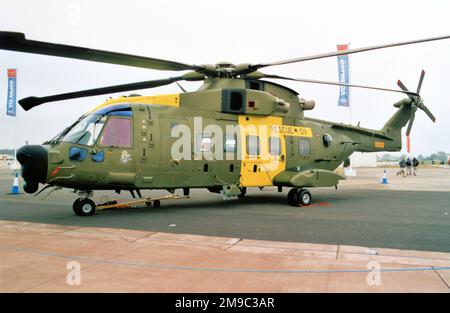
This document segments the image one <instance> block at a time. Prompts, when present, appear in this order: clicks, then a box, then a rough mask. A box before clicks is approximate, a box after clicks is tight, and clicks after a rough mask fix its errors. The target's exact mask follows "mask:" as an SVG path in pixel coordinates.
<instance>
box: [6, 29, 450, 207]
mask: <svg viewBox="0 0 450 313" xmlns="http://www.w3.org/2000/svg"><path fill="white" fill-rule="evenodd" d="M449 38H450V36H442V37H434V38H427V39H421V40H413V41H405V42H399V43H393V44H385V45H378V46H371V47H365V48H357V49H351V50H340V51H337V52H331V53H324V54H318V55H312V56H306V57H300V58H295V59H289V60H284V61H278V62H272V63H256V64H250V63H243V64H238V65H234V64H231V63H229V62H222V63H218V64H215V65H190V64H184V63H180V62H174V61H168V60H162V59H155V58H149V57H143V56H136V55H129V54H123V53H117V52H110V51H102V50H94V49H88V48H83V47H77V46H69V45H61V44H54V43H48V42H40V41H33V40H28V39H26V38H25V35H24V34H22V33H16V32H0V49H4V50H12V51H18V52H26V53H34V54H42V55H51V56H56V57H66V58H73V59H80V60H88V61H93V62H103V63H110V64H120V65H127V66H133V67H140V68H147V69H154V70H171V71H188V72H186V73H184V74H182V75H180V76H174V77H169V78H164V79H159V80H150V81H143V82H137V83H131V84H124V85H117V86H109V87H102V88H97V89H90V90H82V91H76V92H70V93H64V94H58V95H52V96H46V97H28V98H24V99H21V100H20V101H19V104H20V105H21V106H22V108H23V109H24V110H26V111H28V110H30V109H31V108H33V107H36V106H38V105H41V104H43V103H47V102H52V101H60V100H68V99H75V98H81V97H88V96H97V95H105V94H110V93H116V92H126V91H133V90H139V89H148V88H154V87H158V86H164V85H168V84H172V83H175V82H176V83H177V84H178V82H179V81H203V82H204V83H203V85H202V86H201V87H200V88H199V89H198V90H197V91H193V92H186V91H185V90H183V92H181V93H175V94H166V95H152V96H140V95H134V94H132V95H129V96H123V97H119V98H116V99H109V100H107V101H106V102H105V103H103V104H100V105H99V106H97V107H95V108H94V109H92V110H91V111H89V112H87V113H85V114H83V115H82V116H81V117H80V118H79V119H78V120H76V121H75V122H74V123H73V124H72V125H70V126H69V127H67V128H66V129H65V130H63V131H62V132H61V133H60V134H58V135H57V136H56V137H54V138H53V139H51V140H48V141H46V142H44V143H43V144H42V145H27V146H24V147H21V148H20V149H19V150H18V151H17V159H18V161H19V162H20V164H21V165H22V177H23V179H24V181H25V184H24V187H23V188H24V191H25V192H27V193H36V192H37V191H38V189H39V184H40V183H42V184H45V186H44V188H43V189H41V191H42V190H44V189H46V188H49V187H55V188H71V189H74V191H75V192H76V193H77V194H78V195H79V198H78V199H77V200H76V201H75V202H74V204H73V209H74V212H75V213H76V214H77V215H80V216H88V215H92V214H94V212H95V210H96V204H95V203H94V201H92V200H91V199H90V198H91V196H92V194H93V191H94V190H115V191H116V192H118V193H120V191H122V190H124V191H129V192H130V193H131V194H132V196H133V197H134V196H135V192H136V193H137V194H138V196H139V197H141V198H142V196H141V192H140V191H141V190H145V189H165V190H168V191H169V192H172V193H173V192H174V191H175V190H176V189H182V190H183V194H184V195H186V196H187V195H189V191H190V189H191V188H207V189H208V190H209V191H210V192H214V193H221V194H222V196H223V197H224V198H232V199H235V198H238V197H243V196H244V195H245V192H246V188H248V187H260V188H263V187H265V186H277V187H278V191H279V192H281V191H282V188H283V187H290V188H291V189H290V191H289V192H288V195H287V199H288V203H289V204H291V205H294V206H307V205H309V204H311V201H312V197H311V193H310V192H309V191H308V190H307V189H306V187H333V186H337V184H338V182H339V181H340V180H343V179H345V177H344V176H341V175H340V174H338V173H336V172H335V170H336V168H337V167H338V166H339V165H340V164H342V163H343V162H344V161H346V160H348V158H349V156H350V155H351V154H352V153H353V152H355V151H362V152H372V151H399V150H401V147H402V140H401V130H402V128H403V127H404V126H405V125H406V124H407V123H408V126H407V131H406V133H407V135H409V133H410V131H411V127H412V125H413V122H414V118H415V113H416V111H417V109H420V110H422V111H424V112H425V113H426V114H427V115H428V116H429V118H430V119H431V120H432V121H433V122H434V121H435V117H434V116H433V114H432V113H431V112H430V110H429V109H428V108H427V107H426V106H425V104H424V103H423V101H422V98H421V97H420V90H421V86H422V82H423V79H424V75H425V72H424V71H422V73H421V75H420V79H419V84H418V86H417V89H416V91H410V90H409V89H407V88H406V86H405V85H404V84H403V83H402V82H401V81H398V86H399V87H400V90H397V89H388V88H379V87H371V86H363V85H354V84H351V85H347V84H341V83H336V82H329V81H320V80H310V79H300V78H290V77H284V76H279V75H269V74H264V73H262V72H260V71H259V70H260V69H262V68H266V67H269V66H277V65H284V64H292V63H297V62H305V61H309V60H317V59H322V58H329V57H335V56H338V55H344V54H354V53H360V52H364V51H370V50H377V49H383V48H388V47H396V46H403V45H411V44H417V43H423V42H429V41H434V40H443V39H449ZM265 79H272V80H289V81H296V82H303V83H314V84H328V85H337V86H349V87H353V88H366V89H374V90H381V91H389V92H397V93H402V94H405V95H406V98H404V99H402V100H400V101H398V102H397V103H395V104H394V107H396V108H397V111H396V112H395V113H394V114H393V115H392V117H390V119H389V120H388V121H387V122H386V123H385V124H384V126H383V127H382V128H381V129H379V130H372V129H367V128H362V127H359V126H352V125H344V124H342V123H335V122H330V121H324V120H319V119H313V118H308V117H306V116H305V115H304V113H305V111H308V110H312V109H313V108H314V106H315V102H314V101H312V100H309V101H308V100H305V99H303V98H300V97H299V94H298V93H297V92H296V91H294V90H292V89H290V88H288V87H285V86H283V85H280V84H277V83H274V82H272V81H268V80H265ZM203 125H206V127H203ZM41 191H40V192H41Z"/></svg>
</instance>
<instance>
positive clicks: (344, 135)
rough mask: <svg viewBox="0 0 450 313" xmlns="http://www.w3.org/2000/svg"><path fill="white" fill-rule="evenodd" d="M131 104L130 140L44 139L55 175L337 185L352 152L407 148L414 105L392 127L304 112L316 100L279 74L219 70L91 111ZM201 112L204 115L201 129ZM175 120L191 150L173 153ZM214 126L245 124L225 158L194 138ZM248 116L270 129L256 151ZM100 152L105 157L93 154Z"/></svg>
mask: <svg viewBox="0 0 450 313" xmlns="http://www.w3.org/2000/svg"><path fill="white" fill-rule="evenodd" d="M239 100H240V101H241V102H240V105H239ZM124 104H127V105H130V107H131V110H132V117H129V118H130V119H131V125H132V126H131V127H132V131H131V143H132V144H131V146H129V147H117V146H106V145H102V144H101V140H100V138H102V136H104V134H103V133H100V134H99V135H98V138H99V140H97V141H96V142H94V143H92V144H91V145H83V144H79V143H70V142H65V141H64V140H63V141H60V142H58V143H56V144H50V145H46V148H47V149H48V169H47V178H46V182H47V183H49V184H52V185H57V186H62V187H67V188H75V189H79V190H101V189H111V190H114V189H115V190H122V189H124V190H130V189H176V188H209V189H210V190H212V191H214V190H216V191H219V190H221V189H222V188H224V189H225V188H226V187H230V186H231V187H236V186H237V187H249V186H272V185H278V186H295V187H305V186H309V187H316V186H334V185H336V184H337V183H338V180H339V179H343V177H342V176H340V175H338V174H335V173H333V171H334V170H335V169H336V168H337V167H338V166H339V165H340V164H341V163H342V162H343V161H344V160H346V159H347V158H348V157H349V156H350V155H351V154H352V153H353V152H354V151H364V152H371V151H398V150H400V149H401V136H400V134H401V128H402V127H403V126H404V125H405V123H406V122H407V118H408V116H409V110H410V109H409V108H408V107H407V106H402V105H400V106H399V107H400V109H399V110H398V112H397V113H396V115H394V116H393V117H392V118H391V120H390V121H389V122H388V123H387V124H386V125H385V127H384V128H383V129H382V130H380V131H376V130H370V129H364V128H360V127H355V126H349V125H343V124H339V123H333V122H328V121H321V120H317V119H311V118H306V117H305V116H304V111H305V110H308V109H312V108H313V105H311V104H310V103H309V104H308V102H306V101H304V100H303V99H299V97H298V95H297V93H296V92H295V91H293V90H290V89H288V88H286V87H283V86H280V85H277V84H274V83H272V82H263V81H250V80H244V79H236V78H234V79H224V78H211V79H208V80H206V81H205V84H204V85H203V86H202V87H201V88H200V89H199V90H198V91H194V92H186V93H181V94H172V95H161V96H132V97H131V96H130V97H122V98H118V99H113V100H110V101H107V102H106V103H104V104H102V105H100V106H99V107H97V108H96V109H94V110H92V111H91V112H90V113H95V112H96V110H99V109H104V108H108V107H111V108H114V106H117V105H124ZM196 118H197V120H196V121H198V118H201V121H202V127H201V128H200V131H198V125H197V126H196V125H195V123H194V121H195V119H196ZM176 125H186V126H187V127H188V128H189V129H190V130H191V137H190V142H191V145H192V147H193V148H192V151H190V153H189V154H190V155H191V157H190V158H182V159H181V158H178V159H177V158H174V157H173V154H172V152H171V149H172V146H173V144H174V143H175V142H176V141H177V140H178V139H179V138H178V137H176V136H173V134H172V130H173V128H174V127H175V126H176ZM208 125H217V126H219V127H220V128H221V129H222V132H223V136H226V135H227V125H228V126H230V125H234V126H236V125H240V127H241V130H240V131H238V132H237V138H235V139H236V141H235V143H236V145H238V147H240V148H241V149H234V151H233V149H231V150H227V149H226V148H223V149H224V153H223V155H224V159H223V160H216V159H212V160H207V159H205V158H204V157H202V156H201V154H200V155H199V151H197V150H198V149H196V145H197V146H198V143H196V142H195V140H196V138H198V132H200V133H203V129H204V128H205V127H206V126H208ZM247 125H255V126H261V125H262V126H266V128H267V129H268V132H267V133H265V134H263V133H260V134H257V136H258V137H259V139H258V141H259V142H258V143H259V144H258V146H259V147H257V152H256V153H253V152H252V154H251V155H250V154H249V147H248V145H249V143H248V140H249V138H248V134H247V133H246V132H244V131H242V127H245V126H247ZM196 127H197V130H196ZM103 132H104V130H103ZM200 137H201V138H203V137H204V136H203V137H202V135H200ZM270 137H278V138H280V142H279V144H278V146H276V147H275V148H276V149H275V150H276V151H275V153H274V152H273V151H269V150H270V149H272V148H271V142H272V141H271V140H272V139H270ZM200 141H201V140H200ZM225 142H226V139H225ZM72 147H78V148H80V149H83V150H86V151H87V154H86V156H85V157H84V158H83V159H82V160H71V157H69V151H70V149H71V148H72ZM215 148H216V149H217V147H215ZM184 152H185V151H184ZM200 152H201V151H200ZM271 152H272V153H271ZM99 153H100V154H102V158H101V159H100V161H99V159H98V158H96V157H95V156H96V155H98V154H99ZM185 155H186V154H185ZM124 156H125V159H124Z"/></svg>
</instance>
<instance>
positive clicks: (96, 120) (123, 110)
mask: <svg viewBox="0 0 450 313" xmlns="http://www.w3.org/2000/svg"><path fill="white" fill-rule="evenodd" d="M108 116H121V117H132V116H133V111H132V110H131V106H130V105H129V104H119V105H114V106H110V105H109V106H105V107H102V108H100V109H98V110H96V111H95V112H93V113H91V114H89V115H86V116H84V117H82V118H80V119H79V121H77V122H76V123H74V124H73V125H72V126H71V127H69V128H67V129H66V130H65V131H64V132H63V133H61V134H60V135H58V136H57V137H56V138H55V139H52V140H51V142H58V141H60V140H61V139H60V138H63V139H62V141H64V142H70V143H75V144H80V145H85V146H93V145H94V144H96V142H97V138H98V136H99V135H100V133H101V132H102V129H103V127H104V125H105V122H106V120H107V118H108Z"/></svg>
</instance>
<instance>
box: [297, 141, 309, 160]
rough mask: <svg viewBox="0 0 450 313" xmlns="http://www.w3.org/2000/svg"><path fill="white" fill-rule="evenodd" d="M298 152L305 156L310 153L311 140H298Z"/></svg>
mask: <svg viewBox="0 0 450 313" xmlns="http://www.w3.org/2000/svg"><path fill="white" fill-rule="evenodd" d="M298 152H299V154H300V156H303V157H307V156H309V155H310V154H311V142H310V141H309V140H308V139H299V140H298Z"/></svg>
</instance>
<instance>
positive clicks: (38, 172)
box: [16, 145, 48, 193]
mask: <svg viewBox="0 0 450 313" xmlns="http://www.w3.org/2000/svg"><path fill="white" fill-rule="evenodd" d="M16 157H17V160H18V161H19V162H20V164H21V165H22V177H23V179H24V180H25V184H24V187H23V189H24V191H25V192H27V193H35V192H36V191H37V190H38V187H39V183H45V181H46V178H47V168H48V157H47V150H46V149H45V148H44V147H42V146H39V145H27V146H23V147H21V148H20V149H19V150H17V154H16Z"/></svg>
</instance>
